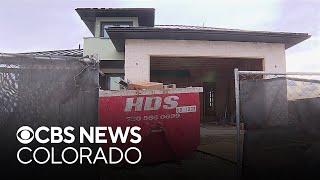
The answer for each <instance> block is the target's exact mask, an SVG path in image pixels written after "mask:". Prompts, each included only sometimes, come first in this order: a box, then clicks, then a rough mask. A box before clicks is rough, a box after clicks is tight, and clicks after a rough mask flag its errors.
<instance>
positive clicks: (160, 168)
mask: <svg viewBox="0 0 320 180" xmlns="http://www.w3.org/2000/svg"><path fill="white" fill-rule="evenodd" d="M235 137H236V129H235V127H233V126H217V125H215V124H201V127H200V146H199V147H198V149H197V151H195V152H194V153H193V154H191V155H190V156H189V157H187V158H185V159H183V160H179V161H170V162H163V163H158V164H152V165H144V166H141V167H134V168H110V167H109V168H103V169H101V171H100V172H101V175H102V178H101V179H110V177H114V179H127V178H128V177H130V178H135V179H148V180H150V179H151V180H153V179H162V180H163V179H166V180H167V179H181V178H183V179H195V178H197V179H209V178H210V179H213V178H219V179H235V177H236V176H235V174H236V173H235V172H236V164H235V150H236V146H235V142H236V141H235ZM111 179H113V178H111Z"/></svg>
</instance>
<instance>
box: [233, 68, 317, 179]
mask: <svg viewBox="0 0 320 180" xmlns="http://www.w3.org/2000/svg"><path fill="white" fill-rule="evenodd" d="M235 94H236V121H237V137H238V138H237V163H238V170H239V171H238V172H239V174H242V177H244V178H255V179H264V178H265V179H268V178H285V179H286V178H297V177H304V178H306V177H319V173H318V172H317V171H318V170H319V168H320V155H319V152H320V73H267V72H261V71H238V70H237V69H235ZM241 123H244V133H243V134H244V141H243V143H242V142H241V141H240V136H241V135H242V133H240V132H241V131H240V124H241Z"/></svg>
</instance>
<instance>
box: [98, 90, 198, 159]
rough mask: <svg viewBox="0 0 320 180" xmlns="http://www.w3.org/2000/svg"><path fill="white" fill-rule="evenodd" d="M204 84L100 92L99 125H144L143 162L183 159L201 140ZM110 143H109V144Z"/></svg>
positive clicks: (141, 133) (141, 132)
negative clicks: (200, 96)
mask: <svg viewBox="0 0 320 180" xmlns="http://www.w3.org/2000/svg"><path fill="white" fill-rule="evenodd" d="M200 92H202V88H201V87H192V88H175V89H166V90H120V91H100V95H99V124H100V126H109V127H110V126H111V127H113V128H117V127H122V128H125V127H128V126H130V127H132V126H139V127H141V130H140V135H141V136H142V142H141V143H139V144H138V145H134V146H136V147H138V148H139V149H140V150H141V152H142V162H143V163H155V162H161V161H167V160H175V159H182V158H184V157H186V156H188V155H190V154H191V153H192V152H193V151H194V150H196V149H197V146H198V145H199V143H200V102H199V93H200ZM107 146H109V145H107Z"/></svg>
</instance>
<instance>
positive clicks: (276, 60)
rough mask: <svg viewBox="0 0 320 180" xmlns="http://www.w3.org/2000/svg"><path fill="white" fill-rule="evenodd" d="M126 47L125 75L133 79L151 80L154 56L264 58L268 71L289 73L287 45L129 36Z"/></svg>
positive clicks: (265, 67) (265, 68)
mask: <svg viewBox="0 0 320 180" xmlns="http://www.w3.org/2000/svg"><path fill="white" fill-rule="evenodd" d="M125 49H126V51H125V78H127V79H129V80H131V81H149V80H150V56H180V57H181V56H182V57H186V56H204V57H228V58H262V59H263V62H264V70H265V71H268V72H286V59H285V46H284V44H271V43H254V42H227V41H195V40H141V39H128V40H126V43H125Z"/></svg>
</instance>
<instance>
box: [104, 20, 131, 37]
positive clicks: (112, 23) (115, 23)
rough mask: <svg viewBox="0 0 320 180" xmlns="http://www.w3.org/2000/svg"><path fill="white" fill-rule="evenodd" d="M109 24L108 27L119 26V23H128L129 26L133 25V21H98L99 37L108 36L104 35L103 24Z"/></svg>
mask: <svg viewBox="0 0 320 180" xmlns="http://www.w3.org/2000/svg"><path fill="white" fill-rule="evenodd" d="M105 25H110V27H117V26H119V27H121V25H128V26H129V27H132V26H133V21H102V22H100V37H101V38H109V36H104V29H105V28H104V26H105Z"/></svg>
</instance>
